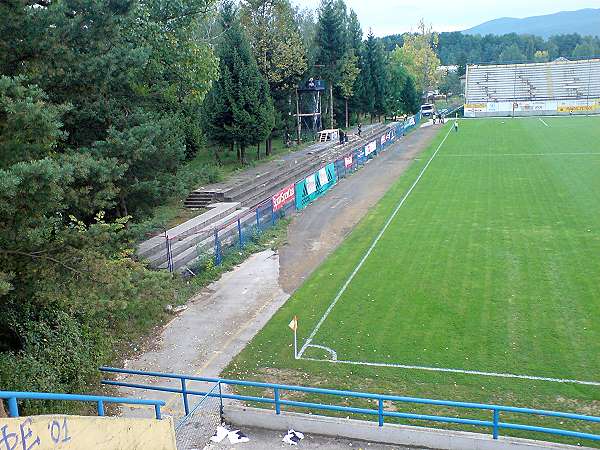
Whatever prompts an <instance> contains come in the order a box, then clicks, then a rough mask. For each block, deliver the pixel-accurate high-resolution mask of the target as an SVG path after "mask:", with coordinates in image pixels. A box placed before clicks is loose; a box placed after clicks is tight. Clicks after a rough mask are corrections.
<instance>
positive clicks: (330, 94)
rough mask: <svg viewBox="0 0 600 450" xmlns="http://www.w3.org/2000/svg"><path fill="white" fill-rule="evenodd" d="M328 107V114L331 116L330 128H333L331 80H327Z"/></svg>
mask: <svg viewBox="0 0 600 450" xmlns="http://www.w3.org/2000/svg"><path fill="white" fill-rule="evenodd" d="M329 107H330V110H329V114H330V116H331V120H330V123H331V127H330V128H331V129H332V130H333V82H331V81H330V82H329Z"/></svg>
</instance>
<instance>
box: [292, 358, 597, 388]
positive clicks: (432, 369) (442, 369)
mask: <svg viewBox="0 0 600 450" xmlns="http://www.w3.org/2000/svg"><path fill="white" fill-rule="evenodd" d="M299 359H303V360H305V361H313V362H326V363H332V364H350V365H353V366H371V367H389V368H395V369H412V370H426V371H428V372H447V373H459V374H464V375H479V376H484V377H496V378H517V379H521V380H531V381H549V382H552V383H568V384H579V385H585V386H600V382H598V381H581V380H570V379H566V378H550V377H537V376H533V375H517V374H513V373H497V372H481V371H479V370H463V369H448V368H445V367H427V366H412V365H407V364H391V363H370V362H361V361H344V360H339V359H336V360H331V359H316V358H299Z"/></svg>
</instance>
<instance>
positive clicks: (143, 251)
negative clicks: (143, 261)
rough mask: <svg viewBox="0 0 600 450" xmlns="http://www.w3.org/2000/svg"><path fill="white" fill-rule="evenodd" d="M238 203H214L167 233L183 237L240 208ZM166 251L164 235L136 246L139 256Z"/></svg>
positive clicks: (146, 256) (148, 255) (172, 236)
mask: <svg viewBox="0 0 600 450" xmlns="http://www.w3.org/2000/svg"><path fill="white" fill-rule="evenodd" d="M240 206H241V205H240V204H239V203H214V204H213V205H212V206H211V209H210V210H209V211H208V212H205V213H204V214H199V215H198V216H196V217H194V218H193V219H190V220H188V221H187V222H185V223H182V224H181V225H177V226H176V227H174V228H171V229H170V230H167V235H168V236H169V237H170V238H176V237H184V236H186V235H190V234H192V233H195V232H197V231H199V230H201V229H203V228H206V227H208V226H209V225H210V224H211V223H214V222H216V221H218V220H219V219H221V218H222V217H225V216H227V215H229V214H231V213H233V212H234V211H236V210H237V209H239V208H240ZM163 250H164V251H166V249H165V237H164V235H159V236H155V237H153V238H151V239H148V240H147V241H144V242H142V243H141V244H140V245H139V246H138V248H137V252H136V253H137V255H138V256H139V257H140V258H149V257H151V256H152V255H154V254H155V253H158V252H161V251H163Z"/></svg>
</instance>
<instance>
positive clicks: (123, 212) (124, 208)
mask: <svg viewBox="0 0 600 450" xmlns="http://www.w3.org/2000/svg"><path fill="white" fill-rule="evenodd" d="M128 215H129V211H127V202H126V201H125V196H124V195H123V194H121V217H127V216H128Z"/></svg>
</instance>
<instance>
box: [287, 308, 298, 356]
mask: <svg viewBox="0 0 600 450" xmlns="http://www.w3.org/2000/svg"><path fill="white" fill-rule="evenodd" d="M288 327H290V328H291V329H292V330H293V331H294V358H296V359H298V336H297V331H298V316H294V318H293V319H292V321H291V322H290V323H289V324H288Z"/></svg>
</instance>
